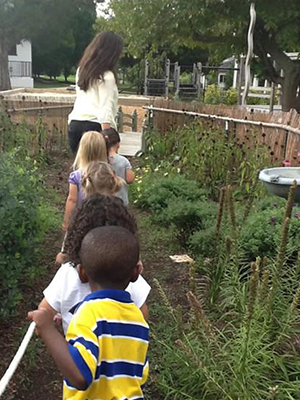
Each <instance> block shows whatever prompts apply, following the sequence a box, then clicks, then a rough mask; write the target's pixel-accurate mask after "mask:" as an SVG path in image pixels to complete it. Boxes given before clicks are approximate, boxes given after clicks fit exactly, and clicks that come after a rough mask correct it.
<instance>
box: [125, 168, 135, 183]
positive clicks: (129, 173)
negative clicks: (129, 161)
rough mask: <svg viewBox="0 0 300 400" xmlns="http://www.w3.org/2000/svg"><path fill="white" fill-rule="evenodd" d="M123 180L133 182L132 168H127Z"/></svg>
mask: <svg viewBox="0 0 300 400" xmlns="http://www.w3.org/2000/svg"><path fill="white" fill-rule="evenodd" d="M125 180H126V183H128V184H130V183H133V182H134V172H133V171H132V169H127V170H126V173H125Z"/></svg>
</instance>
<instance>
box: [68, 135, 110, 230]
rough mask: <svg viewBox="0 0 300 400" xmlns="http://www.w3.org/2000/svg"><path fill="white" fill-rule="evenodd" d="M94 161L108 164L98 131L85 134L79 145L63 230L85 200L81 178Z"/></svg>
mask: <svg viewBox="0 0 300 400" xmlns="http://www.w3.org/2000/svg"><path fill="white" fill-rule="evenodd" d="M93 161H103V162H107V147H106V142H105V139H104V138H103V136H102V135H101V134H100V133H99V132H96V131H89V132H86V133H84V135H83V136H82V139H81V141H80V144H79V148H78V152H77V155H76V158H75V161H74V164H73V171H72V172H71V173H70V176H69V194H68V197H67V201H66V208H65V215H64V219H63V223H62V230H63V231H67V230H68V226H69V222H70V217H71V215H72V213H73V211H74V209H75V208H76V207H78V206H79V205H80V204H81V202H82V200H83V193H82V189H81V177H82V174H83V173H84V172H85V171H86V170H87V168H88V166H89V164H90V163H91V162H93Z"/></svg>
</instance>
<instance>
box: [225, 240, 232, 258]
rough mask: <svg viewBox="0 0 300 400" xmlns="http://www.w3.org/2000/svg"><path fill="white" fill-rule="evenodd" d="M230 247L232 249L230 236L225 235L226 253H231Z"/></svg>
mask: <svg viewBox="0 0 300 400" xmlns="http://www.w3.org/2000/svg"><path fill="white" fill-rule="evenodd" d="M231 249H232V239H231V237H230V236H226V252H227V255H230V254H231Z"/></svg>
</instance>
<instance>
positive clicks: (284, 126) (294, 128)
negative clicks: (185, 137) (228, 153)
mask: <svg viewBox="0 0 300 400" xmlns="http://www.w3.org/2000/svg"><path fill="white" fill-rule="evenodd" d="M146 108H148V109H149V110H151V113H152V115H153V117H152V123H153V125H154V126H155V127H156V128H157V129H158V130H159V131H161V132H169V131H171V130H173V129H176V128H180V127H181V126H184V125H185V124H187V123H189V122H190V121H192V120H193V119H195V118H200V119H203V120H204V121H207V122H206V123H208V124H209V125H210V126H212V127H214V128H216V129H222V130H224V131H226V132H227V133H228V135H229V137H230V135H235V137H236V138H237V139H238V140H239V142H240V143H245V142H246V141H247V140H248V139H249V132H250V131H254V132H255V134H256V141H257V143H258V144H260V145H263V146H265V147H266V148H267V149H268V150H269V152H270V155H271V159H272V162H273V164H281V163H282V161H283V160H289V161H290V163H291V165H293V166H299V164H300V162H299V161H300V157H299V156H298V154H299V153H298V152H299V151H300V114H298V113H297V112H296V111H295V110H291V111H290V112H281V111H276V112H273V113H266V112H260V111H258V110H255V111H254V110H252V111H247V109H246V108H239V107H230V106H220V105H217V106H213V105H200V104H192V103H181V102H174V101H170V100H163V99H159V100H155V101H154V103H153V106H152V107H146ZM250 147H251V146H250ZM250 150H251V148H250V149H249V151H250Z"/></svg>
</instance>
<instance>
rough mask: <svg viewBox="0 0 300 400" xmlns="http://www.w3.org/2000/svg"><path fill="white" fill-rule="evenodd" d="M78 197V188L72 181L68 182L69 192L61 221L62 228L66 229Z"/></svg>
mask: <svg viewBox="0 0 300 400" xmlns="http://www.w3.org/2000/svg"><path fill="white" fill-rule="evenodd" d="M77 198H78V188H77V186H76V185H74V184H73V183H70V184H69V194H68V198H67V201H66V208H65V215H64V220H63V223H62V230H64V231H67V230H68V226H69V222H70V218H71V215H72V212H73V211H74V209H75V207H76V204H77Z"/></svg>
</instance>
